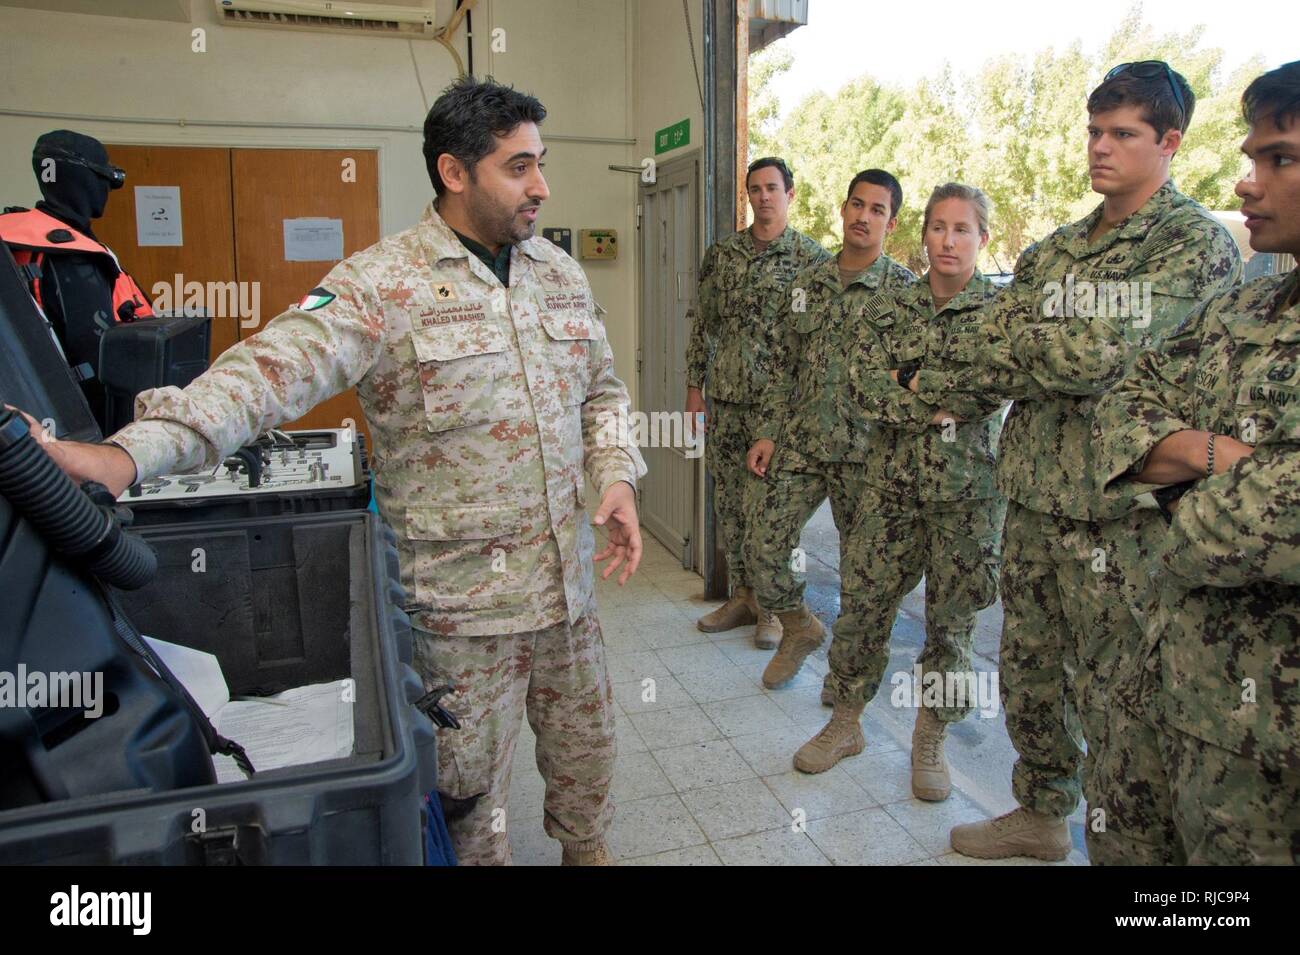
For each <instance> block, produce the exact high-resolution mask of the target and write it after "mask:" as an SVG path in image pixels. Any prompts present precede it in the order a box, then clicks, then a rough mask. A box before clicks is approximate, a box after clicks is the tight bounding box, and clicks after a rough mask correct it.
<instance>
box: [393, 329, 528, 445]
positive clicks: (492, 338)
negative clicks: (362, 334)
mask: <svg viewBox="0 0 1300 955" xmlns="http://www.w3.org/2000/svg"><path fill="white" fill-rule="evenodd" d="M411 343H412V344H413V345H414V346H415V358H416V361H417V362H418V364H419V367H420V390H421V391H422V392H423V393H424V411H425V417H426V419H427V423H428V428H429V430H430V431H450V430H452V429H453V428H468V427H472V426H474V425H479V424H485V423H487V422H491V421H499V420H501V418H503V417H504V416H505V409H504V407H503V403H502V401H501V400H500V399H501V398H502V397H503V395H502V393H501V392H502V391H503V390H504V389H503V388H502V383H503V382H504V381H505V380H506V379H507V378H508V376H509V369H508V367H507V358H508V355H507V354H506V348H507V343H506V336H505V333H504V332H503V331H502V330H501V329H500V328H499V327H498V325H497V324H496V322H495V321H493V320H492V319H491V318H490V317H489V318H487V319H486V320H479V321H475V322H464V323H454V324H447V325H429V326H424V327H422V328H416V329H414V330H412V332H411Z"/></svg>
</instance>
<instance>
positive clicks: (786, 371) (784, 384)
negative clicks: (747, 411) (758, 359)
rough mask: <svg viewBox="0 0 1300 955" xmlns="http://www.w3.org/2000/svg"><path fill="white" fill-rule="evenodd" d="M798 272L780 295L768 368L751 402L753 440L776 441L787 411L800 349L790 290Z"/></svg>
mask: <svg viewBox="0 0 1300 955" xmlns="http://www.w3.org/2000/svg"><path fill="white" fill-rule="evenodd" d="M802 274H803V273H802V272H800V273H799V274H798V275H796V276H795V278H794V281H793V282H791V283H790V286H789V287H788V288H787V289H786V290H785V291H784V292H783V293H782V295H781V310H780V312H778V313H777V317H776V322H775V326H776V328H777V329H778V332H777V334H776V335H775V336H774V340H773V343H772V371H771V373H770V374H769V375H768V378H767V385H766V387H764V389H763V394H762V396H761V398H760V399H759V401H758V402H757V403H756V405H755V411H756V413H757V415H758V420H756V421H754V422H753V431H752V433H753V435H754V440H756V441H759V440H762V439H767V440H768V441H772V442H776V441H777V440H778V439H779V438H780V437H781V430H782V428H783V427H784V424H785V419H786V417H787V416H788V415H789V413H790V392H791V391H792V390H793V389H794V378H795V364H796V363H797V362H798V361H799V352H800V348H799V333H798V332H796V331H795V329H794V307H793V302H794V295H793V291H794V289H795V287H796V286H798V285H799V284H800V280H799V277H800V275H802Z"/></svg>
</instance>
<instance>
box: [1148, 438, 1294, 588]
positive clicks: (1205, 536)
mask: <svg viewBox="0 0 1300 955" xmlns="http://www.w3.org/2000/svg"><path fill="white" fill-rule="evenodd" d="M1294 423H1300V422H1295V420H1294V419H1293V424H1294ZM1292 434H1293V436H1295V435H1297V432H1296V431H1295V430H1294V429H1293V430H1292ZM1169 531H1170V538H1171V540H1170V546H1169V547H1168V549H1166V551H1165V552H1164V555H1163V557H1162V559H1161V563H1162V564H1163V565H1164V567H1165V570H1166V571H1167V572H1168V573H1169V574H1170V575H1171V576H1172V577H1173V578H1175V579H1176V580H1177V581H1178V582H1179V583H1180V584H1181V585H1182V586H1183V587H1185V588H1187V589H1191V588H1194V587H1245V586H1247V585H1248V584H1252V583H1255V582H1257V581H1268V582H1272V583H1278V584H1285V585H1290V586H1295V585H1297V584H1300V442H1297V441H1290V442H1287V443H1276V444H1261V445H1259V446H1258V447H1256V448H1255V451H1254V453H1252V454H1251V455H1250V457H1246V458H1242V459H1241V460H1240V461H1238V462H1237V463H1236V464H1235V465H1234V466H1233V467H1232V468H1231V469H1230V470H1228V471H1225V472H1224V473H1223V474H1218V475H1215V476H1214V477H1210V478H1205V479H1203V480H1201V481H1197V482H1196V484H1195V486H1194V488H1193V490H1192V491H1190V492H1189V493H1187V494H1186V495H1184V496H1183V498H1182V501H1181V502H1180V503H1179V505H1178V510H1177V511H1176V512H1175V513H1174V520H1173V523H1172V524H1171V525H1170V528H1169Z"/></svg>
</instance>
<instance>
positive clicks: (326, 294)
mask: <svg viewBox="0 0 1300 955" xmlns="http://www.w3.org/2000/svg"><path fill="white" fill-rule="evenodd" d="M334 298H335V295H334V293H333V292H331V291H329V290H328V289H323V288H321V287H320V286H319V285H318V286H316V288H314V289H312V290H311V291H310V292H308V293H307V294H306V295H304V296H303V297H302V301H301V302H299V303H298V307H299V308H301V309H302V310H303V311H307V312H314V311H316V309H318V308H324V307H325V306H326V305H328V304H329V303H330V302H332V301H334Z"/></svg>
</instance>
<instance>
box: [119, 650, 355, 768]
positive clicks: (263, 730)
mask: <svg viewBox="0 0 1300 955" xmlns="http://www.w3.org/2000/svg"><path fill="white" fill-rule="evenodd" d="M145 639H146V640H148V641H149V646H151V647H152V648H153V650H154V652H155V653H157V654H158V656H159V657H160V658H161V659H162V662H163V663H165V664H166V665H167V667H168V669H170V670H171V671H172V673H174V674H175V675H176V679H178V680H180V681H181V684H182V685H183V686H184V687H185V689H187V690H189V692H190V696H192V697H194V702H196V703H198V704H199V707H200V708H201V709H202V710H203V712H204V713H205V714H206V715H207V717H208V719H210V720H211V721H212V725H213V726H215V727H216V729H217V732H218V733H220V734H221V735H222V736H224V737H226V738H227V739H230V740H234V741H235V742H236V743H238V744H239V745H241V746H243V747H244V752H246V753H247V754H248V759H249V761H250V762H251V763H252V764H253V768H254V769H255V770H257V771H258V772H261V771H263V770H267V769H280V768H281V767H283V766H301V765H302V764H304V763H319V762H323V761H325V760H329V759H341V758H343V757H345V756H351V755H352V746H353V740H354V732H353V725H352V706H353V704H352V703H351V702H350V700H351V698H352V688H351V686H350V681H348V680H335V681H334V682H332V683H315V684H312V685H311V686H299V687H294V688H293V689H292V690H285V691H284V692H283V693H278V694H276V695H275V696H270V697H266V698H264V699H255V700H232V699H231V698H230V691H229V689H228V688H227V686H226V679H225V677H224V676H223V675H222V673H221V665H220V664H219V663H218V662H217V658H216V657H215V656H213V655H212V654H210V653H204V652H203V651H201V650H194V649H191V648H190V647H182V646H179V645H177V644H174V643H167V642H165V641H162V640H155V639H153V638H152V637H145ZM212 762H213V765H214V766H216V769H217V782H219V783H237V782H240V781H242V780H243V779H245V778H246V777H245V776H244V773H243V770H241V769H240V768H239V767H238V766H236V765H235V761H234V760H233V759H232V758H231V757H229V756H213V757H212ZM254 778H256V777H254Z"/></svg>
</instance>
